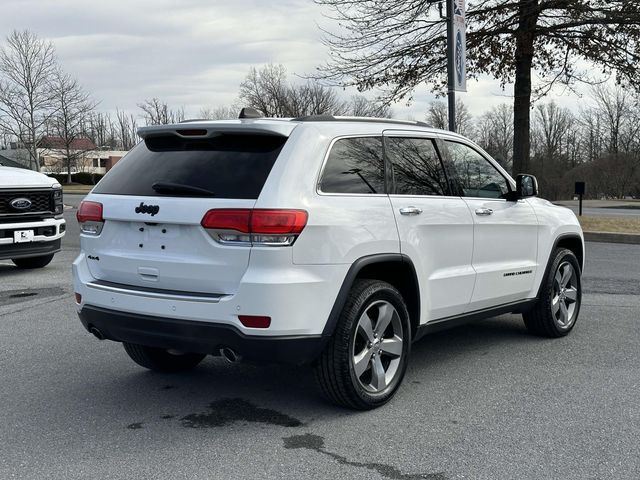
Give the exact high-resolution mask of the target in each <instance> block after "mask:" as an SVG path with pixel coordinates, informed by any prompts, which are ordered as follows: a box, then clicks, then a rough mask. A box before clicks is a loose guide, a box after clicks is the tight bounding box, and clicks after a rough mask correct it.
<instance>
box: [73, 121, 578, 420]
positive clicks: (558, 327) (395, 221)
mask: <svg viewBox="0 0 640 480" xmlns="http://www.w3.org/2000/svg"><path fill="white" fill-rule="evenodd" d="M247 116H251V115H247V114H246V112H245V114H244V115H241V119H240V120H235V121H215V122H214V121H198V122H188V123H182V124H177V125H165V126H157V127H145V128H142V129H141V130H140V132H139V133H140V136H141V137H142V138H143V139H144V141H143V142H141V143H140V144H139V145H138V146H136V147H135V148H134V149H133V150H132V151H131V152H130V153H129V154H128V155H127V156H126V157H125V158H124V159H123V160H122V161H120V162H119V163H118V164H117V165H116V166H115V168H113V170H111V171H110V172H109V173H108V174H107V175H106V176H105V177H104V179H103V180H102V181H101V182H100V183H99V184H98V185H97V186H96V187H95V188H94V190H93V191H92V192H91V194H90V195H89V196H88V197H87V198H86V200H85V201H84V202H83V203H82V204H81V206H80V207H79V210H78V214H77V217H78V221H79V222H80V225H81V248H82V251H81V253H80V256H79V257H78V258H77V259H76V261H75V262H74V265H73V273H74V287H75V292H76V301H77V309H78V312H79V315H80V319H81V321H82V323H83V325H84V326H85V328H86V329H88V330H89V331H90V332H92V333H93V334H94V335H95V336H97V337H98V338H100V339H103V338H104V339H109V340H115V341H119V342H122V343H123V344H124V348H125V350H126V352H127V353H128V354H129V356H130V357H131V358H132V359H133V360H134V361H135V362H137V363H138V364H140V365H142V366H144V367H147V368H150V369H153V370H162V371H178V370H184V369H188V368H192V367H194V366H195V365H197V364H198V363H199V362H200V361H201V360H202V359H203V358H204V357H205V355H207V354H213V355H219V354H221V355H223V356H225V357H227V358H228V359H229V360H236V359H238V358H240V357H244V358H246V359H250V360H254V361H274V362H293V363H298V364H312V365H313V366H315V369H316V372H317V378H318V380H319V384H320V386H321V388H322V390H323V391H324V393H325V394H326V395H327V396H328V397H329V399H331V400H332V401H334V402H336V403H338V404H342V405H345V406H348V407H352V408H358V409H366V408H373V407H376V406H379V405H381V404H383V403H385V402H386V401H388V400H389V399H390V398H391V396H392V395H393V394H394V393H395V391H396V390H397V388H398V386H399V385H400V382H401V381H402V377H403V375H404V372H405V370H406V367H407V362H408V359H409V351H410V348H411V342H413V341H415V340H417V339H419V338H420V337H421V336H422V335H424V334H426V333H429V332H433V331H435V330H438V329H441V328H443V327H449V326H455V325H458V324H460V323H461V322H463V321H468V320H477V319H482V318H486V317H491V316H495V315H499V314H503V313H508V312H514V313H522V314H523V317H524V321H525V324H526V326H527V328H528V329H529V330H530V331H531V332H533V333H535V334H539V335H545V336H549V337H560V336H563V335H566V334H568V333H569V331H570V330H571V329H572V328H573V326H574V325H575V322H576V319H577V317H578V313H579V310H580V300H581V285H580V274H581V271H582V267H583V261H584V243H583V236H582V232H581V229H580V226H579V224H578V221H577V219H576V217H575V215H574V214H573V213H572V212H571V211H570V210H567V209H565V208H561V207H557V206H554V205H552V204H551V203H549V202H547V201H545V200H542V199H539V198H537V197H536V194H537V184H536V181H535V178H534V177H531V176H528V175H519V176H518V178H517V179H516V181H514V180H513V179H512V178H511V177H510V176H509V175H508V174H507V172H505V171H504V170H503V169H502V168H501V167H500V166H499V165H498V164H497V163H496V162H495V161H494V160H492V159H491V157H490V156H489V155H487V153H486V152H484V151H483V150H481V149H480V148H479V147H478V146H477V145H475V144H474V143H472V142H470V141H469V140H467V139H465V138H463V137H461V136H459V135H455V134H452V133H449V132H445V131H440V130H434V129H430V128H427V127H426V126H424V125H423V124H421V123H416V122H400V121H393V120H376V119H355V118H351V119H348V118H339V117H335V118H334V117H329V116H321V117H306V118H298V119H293V120H287V119H259V118H245V117H247Z"/></svg>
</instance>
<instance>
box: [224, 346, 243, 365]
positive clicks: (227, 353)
mask: <svg viewBox="0 0 640 480" xmlns="http://www.w3.org/2000/svg"><path fill="white" fill-rule="evenodd" d="M220 355H221V356H222V357H223V358H224V359H225V360H227V361H228V362H229V363H236V362H239V361H240V360H242V357H241V356H240V355H239V354H238V352H236V351H235V350H233V349H232V348H229V347H222V348H221V349H220Z"/></svg>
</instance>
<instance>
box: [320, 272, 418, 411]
mask: <svg viewBox="0 0 640 480" xmlns="http://www.w3.org/2000/svg"><path fill="white" fill-rule="evenodd" d="M410 350H411V327H410V323H409V313H408V312H407V307H406V305H405V303H404V300H403V298H402V295H401V294H400V292H398V290H397V289H396V288H394V287H393V286H392V285H390V284H388V283H386V282H382V281H379V280H356V282H355V283H354V285H353V287H352V289H351V292H350V293H349V296H348V298H347V301H346V303H345V306H344V308H343V310H342V313H341V314H340V318H339V320H338V324H337V325H336V329H335V332H334V334H333V337H332V338H331V340H330V341H329V344H328V345H327V347H326V348H325V350H324V351H323V352H322V354H321V355H320V358H319V359H318V363H317V365H316V369H315V370H316V372H315V373H316V378H317V381H318V384H319V385H320V388H321V390H322V392H323V393H324V395H325V396H326V397H327V398H328V399H329V400H330V401H331V402H333V403H335V404H338V405H341V406H344V407H348V408H353V409H357V410H369V409H372V408H376V407H379V406H381V405H384V404H385V403H387V402H388V401H389V400H390V399H391V397H393V395H394V394H395V393H396V391H397V389H398V387H399V386H400V383H401V382H402V378H403V376H404V373H405V371H406V369H407V360H408V357H409V352H410Z"/></svg>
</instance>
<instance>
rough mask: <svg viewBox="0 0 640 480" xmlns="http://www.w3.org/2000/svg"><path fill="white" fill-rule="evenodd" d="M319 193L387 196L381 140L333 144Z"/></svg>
mask: <svg viewBox="0 0 640 480" xmlns="http://www.w3.org/2000/svg"><path fill="white" fill-rule="evenodd" d="M320 190H322V191H323V192H325V193H365V194H366V193H384V160H383V156H382V138H380V137H362V138H343V139H341V140H338V141H337V142H335V143H334V144H333V147H332V148H331V153H329V158H328V159H327V164H326V165H325V167H324V172H323V174H322V181H321V182H320Z"/></svg>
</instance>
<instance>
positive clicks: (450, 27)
mask: <svg viewBox="0 0 640 480" xmlns="http://www.w3.org/2000/svg"><path fill="white" fill-rule="evenodd" d="M427 1H428V3H437V4H438V7H439V9H440V18H442V19H445V21H446V22H447V99H448V103H449V115H448V117H449V130H450V131H452V132H455V131H456V129H457V125H456V77H455V75H456V32H455V27H454V15H455V9H454V6H455V5H454V0H446V5H447V14H446V15H443V14H442V3H443V0H427Z"/></svg>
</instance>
